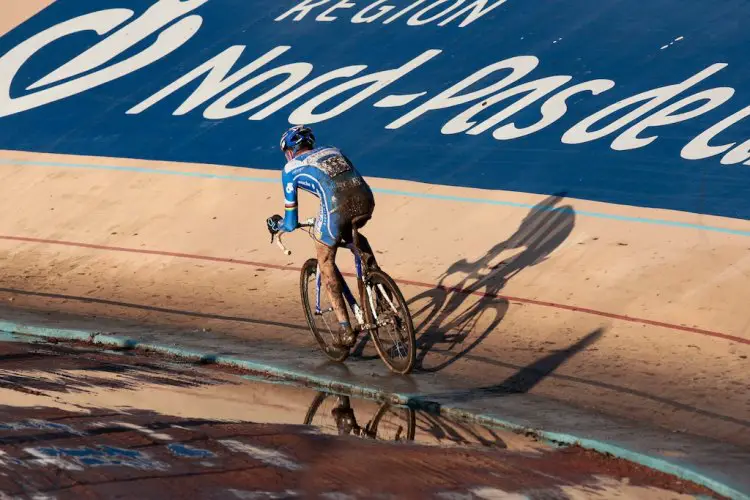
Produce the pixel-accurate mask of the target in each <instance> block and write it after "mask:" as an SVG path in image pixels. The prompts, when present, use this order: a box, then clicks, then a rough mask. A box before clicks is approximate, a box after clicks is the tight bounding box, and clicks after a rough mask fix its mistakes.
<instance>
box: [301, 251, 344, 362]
mask: <svg viewBox="0 0 750 500" xmlns="http://www.w3.org/2000/svg"><path fill="white" fill-rule="evenodd" d="M317 269H318V259H307V261H306V262H305V264H304V265H303V266H302V271H301V272H300V281H299V288H300V295H301V298H302V308H303V309H304V310H305V317H306V318H307V326H309V327H310V332H311V333H312V334H313V337H314V338H315V340H316V341H317V342H318V345H319V346H320V350H321V351H323V354H325V355H326V356H327V357H328V358H329V359H331V360H333V361H337V362H339V363H340V362H343V361H345V360H346V358H348V357H349V352H350V349H346V348H342V347H334V346H333V345H328V344H327V343H326V341H325V339H324V338H323V336H322V335H321V333H320V330H319V329H318V326H317V325H316V324H315V315H314V312H313V309H312V307H311V306H310V296H309V294H308V288H307V286H308V280H309V278H310V276H312V277H313V278H314V277H315V273H316V272H317ZM321 291H322V290H321Z"/></svg>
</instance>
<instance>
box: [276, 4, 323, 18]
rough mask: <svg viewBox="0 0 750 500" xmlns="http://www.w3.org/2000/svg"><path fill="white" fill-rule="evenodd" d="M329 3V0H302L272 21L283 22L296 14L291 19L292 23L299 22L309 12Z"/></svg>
mask: <svg viewBox="0 0 750 500" xmlns="http://www.w3.org/2000/svg"><path fill="white" fill-rule="evenodd" d="M330 1H331V0H317V1H316V0H302V1H301V2H300V3H299V4H297V5H295V6H294V7H292V8H291V9H289V10H288V11H286V12H284V13H283V14H281V15H280V16H279V17H277V18H276V19H274V21H283V20H284V19H286V18H287V17H289V16H291V15H292V14H297V15H296V16H294V17H293V18H292V20H293V21H301V20H302V19H304V17H305V16H306V15H308V14H309V13H310V11H311V10H313V9H315V8H317V7H320V6H321V5H325V4H327V3H328V2H330Z"/></svg>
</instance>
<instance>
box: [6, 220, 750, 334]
mask: <svg viewBox="0 0 750 500" xmlns="http://www.w3.org/2000/svg"><path fill="white" fill-rule="evenodd" d="M0 240H8V241H21V242H25V243H43V244H48V245H58V246H68V247H77V248H91V249H94V250H104V251H110V252H127V253H135V254H143V255H161V256H164V257H178V258H183V259H192V260H204V261H210V262H221V263H225V264H239V265H243V266H256V267H267V268H271V269H280V270H283V271H299V270H300V268H298V267H294V266H284V265H279V264H268V263H266V262H255V261H251V260H242V259H230V258H227V257H211V256H208V255H194V254H189V253H180V252H168V251H165V250H148V249H140V248H127V247H115V246H108V245H96V244H93V243H81V242H76V241H61V240H49V239H43V238H28V237H24V236H6V235H0ZM343 274H344V275H346V276H354V275H353V274H351V273H343ZM396 281H397V282H398V283H401V284H404V285H412V286H418V287H421V288H439V289H441V290H445V291H449V292H455V293H463V294H467V295H476V296H479V297H487V298H493V299H504V300H508V301H515V302H521V303H523V304H532V305H536V306H542V307H551V308H554V309H562V310H565V311H573V312H580V313H585V314H592V315H595V316H602V317H605V318H611V319H617V320H620V321H628V322H630V323H639V324H642V325H650V326H657V327H661V328H669V329H671V330H678V331H683V332H689V333H695V334H699V335H704V336H707V337H714V338H718V339H723V340H729V341H731V342H737V343H740V344H747V345H750V339H745V338H742V337H737V336H735V335H729V334H727V333H722V332H714V331H711V330H704V329H702V328H694V327H691V326H683V325H675V324H672V323H665V322H662V321H654V320H650V319H645V318H636V317H633V316H626V315H624V314H615V313H609V312H606V311H598V310H596V309H589V308H587V307H578V306H572V305H567V304H557V303H555V302H545V301H542V300H534V299H526V298H523V297H514V296H511V295H500V294H495V293H485V292H479V291H473V290H468V289H466V288H458V287H447V286H442V285H435V284H431V283H423V282H421V281H412V280H405V279H397V280H396Z"/></svg>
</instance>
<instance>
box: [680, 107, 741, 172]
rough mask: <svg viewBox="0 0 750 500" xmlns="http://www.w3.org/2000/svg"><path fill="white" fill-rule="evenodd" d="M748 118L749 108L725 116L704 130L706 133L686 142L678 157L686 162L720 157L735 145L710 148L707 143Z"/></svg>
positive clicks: (733, 143)
mask: <svg viewBox="0 0 750 500" xmlns="http://www.w3.org/2000/svg"><path fill="white" fill-rule="evenodd" d="M748 116H750V106H747V107H745V108H742V109H741V110H739V111H737V112H736V113H734V114H732V115H729V116H727V117H726V118H724V119H723V120H721V121H720V122H719V123H717V124H716V125H714V126H712V127H710V128H708V129H706V131H704V132H702V133H701V134H700V135H698V136H697V137H695V138H694V139H693V140H691V141H690V142H688V143H687V144H686V145H685V147H684V148H682V151H681V152H680V156H682V157H683V158H685V159H686V160H703V159H705V158H710V157H712V156H716V155H720V154H721V153H723V152H725V151H727V150H728V149H730V148H731V147H732V146H734V145H735V144H737V143H736V142H732V143H729V144H722V145H721V146H711V145H709V144H708V143H709V141H710V140H711V139H713V138H715V137H716V136H717V135H719V134H720V133H722V132H724V131H725V130H726V129H728V128H729V127H731V126H732V125H734V124H735V123H738V122H740V121H742V120H744V119H745V118H747V117H748Z"/></svg>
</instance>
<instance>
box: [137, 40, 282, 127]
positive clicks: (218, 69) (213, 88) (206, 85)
mask: <svg viewBox="0 0 750 500" xmlns="http://www.w3.org/2000/svg"><path fill="white" fill-rule="evenodd" d="M290 48H291V47H289V46H281V47H276V48H274V49H273V50H270V51H269V52H267V53H266V54H264V55H263V56H261V57H259V58H258V59H256V60H255V61H253V62H251V63H250V64H248V65H247V66H244V67H243V68H241V69H239V70H237V71H236V72H235V73H233V74H232V75H231V76H228V75H229V72H230V71H231V70H232V67H233V66H234V65H235V64H236V63H237V61H238V60H239V58H240V56H241V55H242V52H243V51H244V50H245V46H244V45H234V46H232V47H229V48H228V49H226V50H224V51H223V52H222V53H221V54H219V55H217V56H215V57H213V58H211V59H209V60H208V61H206V62H205V63H203V64H201V65H200V66H198V67H197V68H195V69H194V70H192V71H191V72H189V73H188V74H186V75H185V76H183V77H181V78H179V79H177V80H175V81H174V82H172V83H171V84H169V85H168V86H166V87H164V88H163V89H161V90H160V91H159V92H157V93H156V94H154V95H152V96H151V97H149V98H148V99H146V100H145V101H143V102H141V103H140V104H137V105H136V106H133V107H132V108H130V109H129V110H128V111H127V113H128V114H132V115H137V114H138V113H142V112H143V111H145V110H147V109H148V108H150V107H151V106H153V105H154V104H156V103H157V102H159V101H161V100H162V99H164V98H165V97H167V96H169V95H171V94H173V93H175V92H177V91H178V90H179V89H181V88H182V87H184V86H186V85H188V84H189V83H191V82H192V81H193V80H195V79H197V78H199V77H201V76H202V75H204V74H206V73H208V74H207V75H206V77H205V78H204V79H203V81H201V83H200V85H199V86H198V88H197V89H195V91H194V92H193V93H192V94H191V95H190V97H188V98H187V99H186V100H185V102H183V103H182V104H181V105H180V107H178V108H177V109H176V110H175V112H174V113H173V114H174V115H184V114H186V113H189V112H190V111H192V110H194V109H195V108H197V107H198V106H200V105H201V104H203V103H205V102H207V101H208V100H210V99H213V98H214V97H216V96H217V95H219V94H220V93H221V92H223V91H224V90H226V89H228V88H230V87H231V86H232V85H234V84H236V83H237V82H239V81H240V80H242V79H243V78H245V77H246V76H247V75H249V74H250V73H252V72H253V71H255V70H257V69H258V68H260V67H262V66H264V65H265V64H267V63H269V62H270V61H272V60H274V59H276V58H277V57H278V56H280V55H281V54H283V53H284V52H286V51H287V50H289V49H290Z"/></svg>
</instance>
